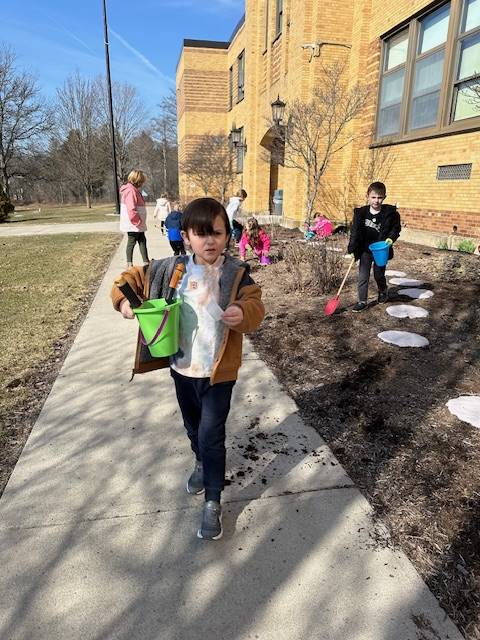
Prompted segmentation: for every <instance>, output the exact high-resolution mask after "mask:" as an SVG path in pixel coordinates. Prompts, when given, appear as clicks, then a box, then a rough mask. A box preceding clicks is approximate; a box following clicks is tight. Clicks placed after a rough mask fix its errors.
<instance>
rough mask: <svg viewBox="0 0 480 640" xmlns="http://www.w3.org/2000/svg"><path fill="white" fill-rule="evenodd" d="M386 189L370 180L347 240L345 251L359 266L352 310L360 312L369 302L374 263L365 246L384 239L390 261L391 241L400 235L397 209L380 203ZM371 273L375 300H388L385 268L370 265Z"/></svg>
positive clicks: (381, 183)
mask: <svg viewBox="0 0 480 640" xmlns="http://www.w3.org/2000/svg"><path fill="white" fill-rule="evenodd" d="M386 195H387V190H386V187H385V185H384V184H383V182H372V184H371V185H370V186H369V187H368V190H367V203H368V204H367V205H366V206H365V207H360V208H358V209H354V213H353V224H352V230H351V232H350V241H349V243H348V253H352V254H353V255H354V256H355V259H356V260H360V263H359V267H358V302H357V304H356V305H355V306H354V307H353V309H352V311H363V310H364V309H366V308H367V302H368V281H369V280H370V268H371V266H372V262H373V256H372V252H371V251H370V249H369V248H368V247H369V245H371V244H372V243H373V242H378V241H379V240H385V242H387V243H388V244H389V245H390V254H389V260H391V259H392V258H393V248H392V246H391V245H392V244H393V243H394V242H395V240H397V238H398V236H399V235H400V231H401V226H400V215H399V213H398V211H397V208H396V207H395V206H393V205H390V204H383V201H384V200H385V198H386ZM373 276H374V278H375V282H376V283H377V286H378V302H387V301H388V289H387V280H386V278H385V267H378V266H377V265H376V264H375V263H374V265H373Z"/></svg>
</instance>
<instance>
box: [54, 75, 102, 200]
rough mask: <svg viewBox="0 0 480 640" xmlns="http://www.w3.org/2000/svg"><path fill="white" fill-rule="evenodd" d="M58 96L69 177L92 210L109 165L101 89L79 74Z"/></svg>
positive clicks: (63, 145)
mask: <svg viewBox="0 0 480 640" xmlns="http://www.w3.org/2000/svg"><path fill="white" fill-rule="evenodd" d="M57 96H58V106H57V124H58V134H60V135H61V137H62V139H63V144H62V150H63V159H64V161H65V165H66V168H67V169H68V171H69V173H70V174H71V175H72V177H74V178H75V179H76V180H78V182H79V183H80V185H81V186H82V189H83V192H84V196H85V202H86V205H87V207H89V208H91V206H92V195H93V190H94V185H95V183H96V182H97V181H98V178H99V174H100V173H101V171H102V170H103V167H104V164H105V157H104V154H103V153H102V143H101V140H100V137H99V126H100V124H101V111H99V109H98V102H99V94H98V86H97V85H96V83H95V82H92V81H91V80H87V79H85V78H82V77H81V76H80V75H79V73H78V72H76V73H75V74H74V75H73V76H70V77H69V78H67V80H65V83H64V85H63V87H62V88H61V89H57Z"/></svg>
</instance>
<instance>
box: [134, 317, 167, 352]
mask: <svg viewBox="0 0 480 640" xmlns="http://www.w3.org/2000/svg"><path fill="white" fill-rule="evenodd" d="M169 314H170V311H165V313H164V314H163V319H162V322H161V323H160V326H159V327H158V329H157V331H156V333H155V335H154V336H153V338H152V339H151V340H150V342H147V341H146V340H145V338H144V337H143V333H142V331H141V330H140V340H141V342H142V344H143V345H144V346H145V347H150V346H151V345H152V344H154V343H155V342H156V341H157V340H158V338H159V337H160V334H161V333H162V331H163V329H164V328H165V325H166V324H167V320H168V316H169Z"/></svg>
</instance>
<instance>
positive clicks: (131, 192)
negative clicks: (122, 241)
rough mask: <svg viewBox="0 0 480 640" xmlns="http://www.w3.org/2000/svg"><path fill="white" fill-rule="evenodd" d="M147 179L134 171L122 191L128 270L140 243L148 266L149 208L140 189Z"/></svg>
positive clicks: (121, 218)
mask: <svg viewBox="0 0 480 640" xmlns="http://www.w3.org/2000/svg"><path fill="white" fill-rule="evenodd" d="M145 180H146V177H145V174H144V173H143V172H142V171H138V170H136V169H134V170H133V171H130V173H129V174H128V182H127V184H124V185H123V186H122V187H121V189H120V197H121V205H120V231H123V232H124V233H126V234H127V236H128V240H127V269H128V268H130V267H131V266H132V263H133V249H134V247H135V245H136V244H137V242H138V246H139V248H140V253H141V254H142V259H143V263H144V264H148V252H147V240H146V238H145V231H146V230H147V208H146V206H145V200H144V198H143V196H142V193H141V191H140V189H141V188H142V186H143V184H144V183H145Z"/></svg>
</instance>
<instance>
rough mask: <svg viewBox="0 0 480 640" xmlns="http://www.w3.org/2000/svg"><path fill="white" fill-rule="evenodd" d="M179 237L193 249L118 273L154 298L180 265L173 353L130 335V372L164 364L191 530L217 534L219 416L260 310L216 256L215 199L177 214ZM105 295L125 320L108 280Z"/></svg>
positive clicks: (237, 265) (126, 312)
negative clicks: (180, 435)
mask: <svg viewBox="0 0 480 640" xmlns="http://www.w3.org/2000/svg"><path fill="white" fill-rule="evenodd" d="M182 236H183V239H184V242H185V245H186V246H187V247H188V248H189V249H190V250H191V252H192V254H193V255H191V256H189V257H171V258H165V259H162V260H152V261H151V262H150V264H149V266H148V267H146V268H138V267H133V268H131V269H128V270H127V271H125V272H124V273H123V274H122V276H123V277H124V278H125V280H127V282H128V283H129V284H130V286H131V287H132V288H133V289H134V291H135V292H136V293H137V294H139V295H140V296H141V297H142V298H144V299H149V298H152V299H153V298H162V297H165V295H166V293H167V291H168V286H169V282H170V278H171V275H172V273H173V270H174V268H175V264H176V262H177V261H178V260H182V261H184V262H185V263H186V272H185V275H184V276H183V278H182V281H181V283H180V286H179V288H178V290H177V292H178V293H177V294H178V295H179V296H180V297H181V298H182V301H183V303H182V305H181V306H180V348H179V351H178V353H177V354H176V355H175V356H173V357H171V358H170V359H169V358H153V357H152V356H151V355H150V352H149V351H148V349H147V348H146V347H144V346H142V344H141V342H140V340H138V342H137V353H136V357H135V367H134V372H136V373H143V372H146V371H153V370H155V369H160V368H165V367H168V366H170V370H171V375H172V378H173V380H174V383H175V390H176V395H177V400H178V403H179V406H180V410H181V412H182V417H183V422H184V425H185V429H186V431H187V435H188V438H189V440H190V445H191V448H192V451H193V452H194V454H195V464H194V468H193V471H192V473H191V475H190V477H189V479H188V481H187V492H188V493H191V494H200V493H203V491H204V490H205V504H204V507H203V514H202V522H201V525H200V528H199V529H198V532H197V535H198V537H200V538H206V539H210V540H218V539H219V538H220V537H221V536H222V532H223V530H222V508H221V504H220V498H221V492H222V490H223V488H224V485H225V459H226V451H225V422H226V420H227V417H228V413H229V410H230V400H231V395H232V391H233V387H234V385H235V381H236V379H237V374H238V369H239V367H240V365H241V359H242V342H243V334H244V333H249V332H252V331H255V329H257V328H258V326H259V325H260V323H261V322H262V320H263V316H264V314H265V310H264V307H263V303H262V301H261V290H260V287H258V285H256V284H255V283H254V281H253V280H252V278H251V277H250V275H249V268H248V266H247V265H245V264H244V263H242V262H240V261H238V260H236V259H234V258H232V257H230V256H228V255H227V256H225V255H223V251H224V250H225V248H226V247H227V244H228V241H229V239H230V225H229V221H228V217H227V214H226V211H225V209H224V207H223V206H222V205H221V204H220V203H219V202H217V201H216V200H214V199H213V198H199V199H197V200H194V201H193V202H191V203H190V204H189V205H188V206H187V207H186V208H185V211H184V213H183V218H182ZM111 296H112V301H113V305H114V308H115V309H116V310H118V311H120V312H121V313H122V315H123V316H124V317H125V318H133V317H134V316H133V313H132V310H131V308H130V304H129V302H128V300H126V299H125V298H124V296H123V295H122V293H121V292H120V290H119V289H118V287H116V286H115V285H114V286H113V288H112V293H111Z"/></svg>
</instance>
